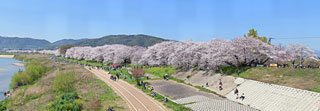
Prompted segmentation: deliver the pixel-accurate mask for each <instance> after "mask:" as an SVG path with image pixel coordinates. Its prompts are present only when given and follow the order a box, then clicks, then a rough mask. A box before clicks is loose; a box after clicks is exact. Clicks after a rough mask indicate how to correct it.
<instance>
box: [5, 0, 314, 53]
mask: <svg viewBox="0 0 320 111" xmlns="http://www.w3.org/2000/svg"><path fill="white" fill-rule="evenodd" d="M319 6H320V1H319V0H306V1H305V0H197V1H196V0H0V35H2V36H19V37H32V38H39V39H47V40H49V41H51V42H53V41H56V40H59V39H66V38H72V39H79V38H97V37H101V36H104V35H110V34H148V35H154V36H158V37H162V38H166V39H172V40H194V41H210V40H211V39H212V38H227V39H232V38H234V37H240V36H243V34H245V33H247V32H248V30H249V29H250V28H255V29H257V30H258V33H259V35H261V36H267V37H274V38H296V37H320V7H319ZM272 42H273V43H274V44H279V43H281V44H283V45H286V44H290V43H301V44H305V45H308V46H310V47H311V48H313V49H320V45H319V43H320V39H319V38H318V39H275V40H273V41H272Z"/></svg>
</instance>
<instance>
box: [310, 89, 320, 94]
mask: <svg viewBox="0 0 320 111" xmlns="http://www.w3.org/2000/svg"><path fill="white" fill-rule="evenodd" d="M308 90H309V91H313V92H317V93H320V89H317V88H309V89H308Z"/></svg>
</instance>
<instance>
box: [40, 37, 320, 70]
mask: <svg viewBox="0 0 320 111" xmlns="http://www.w3.org/2000/svg"><path fill="white" fill-rule="evenodd" d="M41 53H45V54H49V53H50V54H56V55H62V56H64V57H67V58H75V59H84V60H89V61H98V62H113V63H132V64H147V65H153V66H160V65H172V66H175V67H186V68H190V67H195V66H198V67H205V68H209V69H214V68H217V67H219V66H234V67H242V66H250V65H255V64H264V63H266V62H268V61H271V62H286V61H292V62H295V61H299V62H300V63H301V62H303V61H304V60H306V59H308V58H312V59H314V60H316V56H315V55H314V54H313V51H312V50H310V49H309V48H308V47H306V46H304V45H301V44H294V45H289V46H287V47H286V48H283V47H282V48H280V47H276V46H274V45H270V44H268V43H265V42H262V41H261V40H259V39H256V38H253V37H240V38H234V39H233V40H226V39H212V40H211V41H210V42H194V41H182V42H175V41H166V42H162V43H158V44H155V45H153V46H151V47H148V48H143V47H138V46H134V47H131V46H125V45H119V44H115V45H104V46H98V47H72V48H70V49H68V50H67V51H66V53H65V54H59V51H43V52H41Z"/></svg>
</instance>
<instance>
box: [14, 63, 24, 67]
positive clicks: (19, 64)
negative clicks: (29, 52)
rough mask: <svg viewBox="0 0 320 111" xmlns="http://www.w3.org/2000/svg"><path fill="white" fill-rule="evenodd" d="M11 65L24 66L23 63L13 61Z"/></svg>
mask: <svg viewBox="0 0 320 111" xmlns="http://www.w3.org/2000/svg"><path fill="white" fill-rule="evenodd" d="M13 65H16V66H24V64H23V63H13Z"/></svg>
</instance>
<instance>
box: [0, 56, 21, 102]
mask: <svg viewBox="0 0 320 111" xmlns="http://www.w3.org/2000/svg"><path fill="white" fill-rule="evenodd" d="M13 63H21V61H18V60H15V59H12V58H0V69H1V70H0V92H4V91H6V90H9V84H10V82H11V77H12V76H13V75H14V74H15V73H16V72H18V71H19V70H24V67H23V66H16V65H13ZM3 99H5V97H4V95H3V93H0V101H1V100H3Z"/></svg>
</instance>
